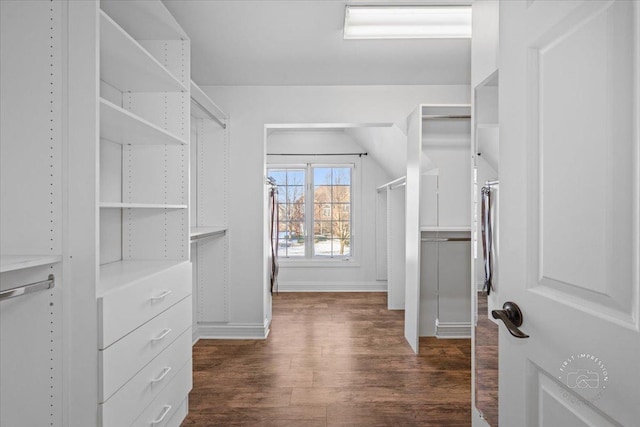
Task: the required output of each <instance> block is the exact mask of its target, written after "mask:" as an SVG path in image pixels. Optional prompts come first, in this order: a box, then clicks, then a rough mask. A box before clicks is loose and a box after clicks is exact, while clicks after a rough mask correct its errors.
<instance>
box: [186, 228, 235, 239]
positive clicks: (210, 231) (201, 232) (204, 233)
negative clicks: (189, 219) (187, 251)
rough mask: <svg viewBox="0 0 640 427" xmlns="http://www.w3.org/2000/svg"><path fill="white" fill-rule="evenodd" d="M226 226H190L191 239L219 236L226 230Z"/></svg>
mask: <svg viewBox="0 0 640 427" xmlns="http://www.w3.org/2000/svg"><path fill="white" fill-rule="evenodd" d="M227 229H228V227H192V228H191V233H189V236H190V237H191V241H194V240H200V239H204V238H206V237H213V236H221V235H223V234H225V233H226V232H227Z"/></svg>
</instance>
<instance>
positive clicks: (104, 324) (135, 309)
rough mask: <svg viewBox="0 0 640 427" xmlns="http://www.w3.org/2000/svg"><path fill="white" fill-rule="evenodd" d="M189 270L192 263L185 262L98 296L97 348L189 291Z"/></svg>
mask: <svg viewBox="0 0 640 427" xmlns="http://www.w3.org/2000/svg"><path fill="white" fill-rule="evenodd" d="M191 271H192V266H191V263H190V262H184V263H182V264H178V265H176V266H175V267H173V268H170V269H168V270H164V271H161V272H158V273H157V274H155V275H153V276H151V277H147V278H144V279H141V280H139V281H137V282H133V283H132V284H131V286H126V287H123V288H121V289H118V290H116V291H113V292H110V293H108V294H106V295H103V296H101V297H100V298H98V318H99V319H100V325H99V330H100V336H99V337H98V343H99V347H100V349H105V348H107V347H109V346H110V345H111V344H113V343H114V342H116V341H117V340H119V339H120V338H122V337H123V336H125V335H126V334H128V333H129V332H131V331H133V330H134V329H136V328H137V327H138V326H140V325H142V324H143V323H145V322H147V321H148V320H149V319H152V318H154V317H155V316H157V315H158V314H160V313H162V312H163V311H165V310H166V309H167V308H169V307H171V306H172V305H173V304H175V303H176V302H178V301H180V300H182V299H183V298H184V297H186V296H187V295H190V294H191V289H192V283H191Z"/></svg>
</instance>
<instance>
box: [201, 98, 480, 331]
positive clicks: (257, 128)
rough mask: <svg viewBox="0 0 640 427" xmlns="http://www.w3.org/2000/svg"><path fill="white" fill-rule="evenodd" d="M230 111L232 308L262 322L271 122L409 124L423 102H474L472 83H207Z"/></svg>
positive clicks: (237, 318)
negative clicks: (267, 143)
mask: <svg viewBox="0 0 640 427" xmlns="http://www.w3.org/2000/svg"><path fill="white" fill-rule="evenodd" d="M203 90H204V91H205V92H206V93H207V95H209V96H210V97H211V98H212V99H213V100H214V101H215V102H216V103H217V104H218V105H219V106H220V107H221V108H222V109H223V110H224V111H225V112H226V113H227V114H229V116H230V138H231V150H230V155H231V159H230V177H229V180H230V181H229V182H230V189H229V192H230V202H229V238H230V285H229V287H230V295H229V297H230V308H229V310H230V313H229V320H230V322H234V323H251V324H258V323H262V322H264V320H265V314H264V312H263V311H264V308H263V286H264V280H265V277H264V275H263V272H264V259H265V255H266V254H265V253H264V245H263V244H262V242H261V239H262V236H263V235H264V233H263V232H264V230H263V227H264V223H265V222H264V219H263V217H262V216H263V213H264V209H263V208H264V207H263V206H261V205H262V204H263V203H264V191H265V185H264V171H265V141H264V134H265V132H264V125H265V124H269V123H389V122H394V123H396V124H397V125H398V126H399V127H400V128H402V129H405V128H406V118H407V116H408V115H409V113H410V112H411V111H413V110H414V109H415V108H416V106H417V105H418V104H420V103H434V104H440V103H441V104H446V103H468V102H469V86H465V85H459V86H453V85H451V86H208V87H204V88H203Z"/></svg>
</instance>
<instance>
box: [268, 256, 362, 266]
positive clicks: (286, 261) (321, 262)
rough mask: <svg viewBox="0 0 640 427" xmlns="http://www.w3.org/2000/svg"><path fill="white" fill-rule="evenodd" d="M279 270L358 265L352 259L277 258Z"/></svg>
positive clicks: (358, 264)
mask: <svg viewBox="0 0 640 427" xmlns="http://www.w3.org/2000/svg"><path fill="white" fill-rule="evenodd" d="M278 264H279V265H280V268H358V267H360V263H359V262H357V261H355V260H353V259H313V260H312V259H291V258H279V259H278Z"/></svg>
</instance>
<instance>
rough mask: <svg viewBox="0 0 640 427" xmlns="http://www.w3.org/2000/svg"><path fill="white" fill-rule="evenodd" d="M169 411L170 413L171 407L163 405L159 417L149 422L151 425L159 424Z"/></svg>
mask: <svg viewBox="0 0 640 427" xmlns="http://www.w3.org/2000/svg"><path fill="white" fill-rule="evenodd" d="M169 411H171V405H164V406H163V407H162V413H161V414H160V416H159V417H158V418H156V419H155V420H153V421H151V425H155V424H160V423H161V422H162V420H164V418H165V417H166V416H167V414H168V413H169Z"/></svg>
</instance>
